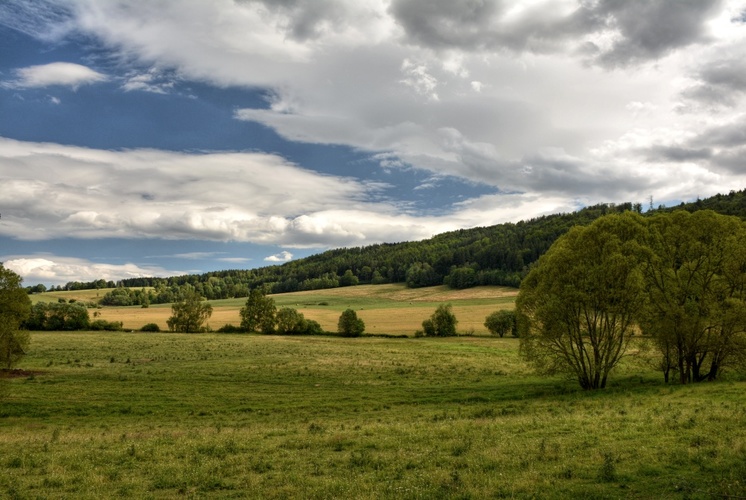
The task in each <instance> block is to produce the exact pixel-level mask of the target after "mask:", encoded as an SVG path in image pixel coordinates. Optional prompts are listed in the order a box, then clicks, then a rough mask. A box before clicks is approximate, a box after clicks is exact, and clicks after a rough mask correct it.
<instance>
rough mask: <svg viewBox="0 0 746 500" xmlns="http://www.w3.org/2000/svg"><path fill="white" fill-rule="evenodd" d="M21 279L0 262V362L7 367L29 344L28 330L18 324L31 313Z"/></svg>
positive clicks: (18, 357)
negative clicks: (21, 328) (22, 328)
mask: <svg viewBox="0 0 746 500" xmlns="http://www.w3.org/2000/svg"><path fill="white" fill-rule="evenodd" d="M21 281H22V280H21V277H20V276H18V275H17V274H16V273H14V272H13V271H11V270H10V269H6V268H5V267H4V266H3V265H2V263H0V364H1V365H2V366H3V367H5V368H7V369H11V368H13V365H14V364H15V363H17V362H18V361H19V360H20V359H21V358H22V357H23V356H24V355H25V354H26V349H28V344H29V332H28V331H26V330H20V326H21V323H23V322H24V321H25V320H26V319H27V318H28V317H29V315H30V314H31V300H29V297H28V294H27V293H26V290H25V289H23V288H21Z"/></svg>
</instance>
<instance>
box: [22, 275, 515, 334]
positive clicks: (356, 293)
mask: <svg viewBox="0 0 746 500" xmlns="http://www.w3.org/2000/svg"><path fill="white" fill-rule="evenodd" d="M106 291H107V290H99V291H98V292H97V291H96V290H83V291H80V292H51V293H44V294H37V295H33V296H32V300H34V301H38V300H46V301H57V300H58V299H59V298H65V299H68V300H69V299H70V298H74V299H76V300H80V301H90V300H95V298H96V293H98V294H99V295H100V296H103V295H104V294H105V293H106ZM517 293H518V291H517V290H516V289H514V288H505V287H477V288H471V289H467V290H451V289H449V288H447V287H445V286H436V287H429V288H417V289H411V288H406V287H405V286H404V285H400V284H395V285H360V286H355V287H345V288H333V289H328V290H314V291H308V292H296V293H285V294H279V295H273V296H272V298H273V299H274V300H275V303H276V304H277V306H278V307H293V308H295V309H297V310H298V311H300V312H302V313H303V314H304V316H305V317H306V318H307V319H313V320H316V321H318V322H319V323H320V324H321V326H322V327H323V328H324V329H325V330H327V331H332V332H335V331H336V330H337V322H338V321H339V315H340V314H341V313H342V311H344V310H345V309H347V308H352V309H355V311H357V314H358V316H359V317H360V318H362V319H363V321H365V330H366V332H367V333H374V334H381V333H386V334H396V335H402V334H404V335H412V334H414V332H415V331H416V330H419V329H421V328H422V321H423V320H425V319H427V318H429V317H430V315H431V314H432V313H433V312H434V311H435V308H436V307H437V306H438V305H439V304H443V303H450V304H452V305H453V312H454V314H455V315H456V318H457V319H458V320H459V323H458V325H457V329H458V331H459V332H462V333H467V332H469V333H472V332H473V333H477V334H480V333H481V334H487V333H488V332H487V329H486V328H485V327H484V320H485V318H486V317H487V315H489V314H490V313H492V312H494V311H496V310H498V309H503V308H512V307H513V303H514V302H515V296H516V295H517ZM210 303H211V304H212V306H213V315H212V317H211V318H210V320H209V324H210V326H211V328H213V329H218V328H220V327H221V326H223V325H225V324H232V325H235V326H238V325H239V324H240V323H241V319H240V317H239V311H240V310H241V307H243V306H244V304H245V303H246V299H245V298H241V299H227V300H213V301H210ZM96 312H97V313H98V314H100V316H99V317H100V318H101V319H105V320H107V321H121V322H122V323H123V324H124V327H125V328H126V329H139V328H141V327H142V326H143V325H145V324H147V323H156V324H158V325H159V326H160V327H161V329H164V330H166V329H167V325H166V320H168V318H169V316H170V315H171V305H170V304H155V305H151V306H150V307H148V308H142V307H140V306H134V307H105V308H102V309H100V310H97V311H96Z"/></svg>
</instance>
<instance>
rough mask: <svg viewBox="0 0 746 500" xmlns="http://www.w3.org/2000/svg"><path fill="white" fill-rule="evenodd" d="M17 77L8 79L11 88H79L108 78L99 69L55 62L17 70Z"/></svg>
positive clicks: (6, 84)
mask: <svg viewBox="0 0 746 500" xmlns="http://www.w3.org/2000/svg"><path fill="white" fill-rule="evenodd" d="M15 75H16V79H15V80H11V81H7V82H5V83H4V85H5V86H7V87H10V88H39V87H50V86H53V85H61V86H65V87H72V88H73V89H77V88H78V87H80V86H81V85H90V84H93V83H100V82H104V81H106V80H107V79H108V77H107V76H106V75H103V74H101V73H99V72H97V71H94V70H92V69H90V68H88V67H86V66H82V65H80V64H75V63H67V62H55V63H49V64H42V65H38V66H29V67H27V68H20V69H17V70H15Z"/></svg>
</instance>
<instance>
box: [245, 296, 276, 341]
mask: <svg viewBox="0 0 746 500" xmlns="http://www.w3.org/2000/svg"><path fill="white" fill-rule="evenodd" d="M276 313H277V306H275V301H274V300H273V299H272V298H271V297H267V296H266V295H265V294H264V292H263V291H262V290H260V289H258V288H254V289H253V290H251V292H249V297H248V298H247V299H246V305H245V306H244V307H242V308H241V313H240V314H241V328H243V329H244V330H246V331H247V332H256V331H261V332H262V333H272V332H273V331H274V330H275V314H276Z"/></svg>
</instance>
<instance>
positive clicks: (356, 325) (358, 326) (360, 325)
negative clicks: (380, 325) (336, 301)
mask: <svg viewBox="0 0 746 500" xmlns="http://www.w3.org/2000/svg"><path fill="white" fill-rule="evenodd" d="M337 331H338V332H339V333H340V334H341V335H342V336H343V337H359V336H360V335H361V334H362V333H363V332H364V331H365V323H364V322H363V320H362V319H360V318H358V317H357V313H356V312H355V311H353V310H352V309H347V310H346V311H345V312H343V313H342V315H341V316H340V317H339V322H338V323H337Z"/></svg>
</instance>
